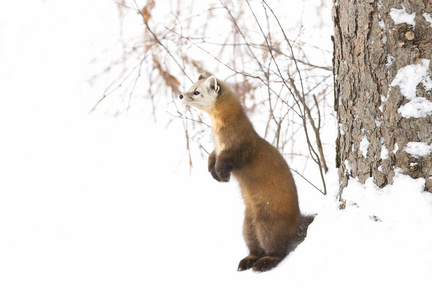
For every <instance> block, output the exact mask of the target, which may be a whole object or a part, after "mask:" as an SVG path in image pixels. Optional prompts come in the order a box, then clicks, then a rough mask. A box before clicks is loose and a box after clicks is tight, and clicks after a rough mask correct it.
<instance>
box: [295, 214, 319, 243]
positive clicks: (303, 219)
mask: <svg viewBox="0 0 432 300" xmlns="http://www.w3.org/2000/svg"><path fill="white" fill-rule="evenodd" d="M314 219H315V216H314V215H300V226H299V229H298V231H297V235H296V242H298V243H299V244H300V243H301V242H303V241H304V239H305V238H306V236H307V230H308V227H309V225H310V224H311V223H312V222H313V220H314Z"/></svg>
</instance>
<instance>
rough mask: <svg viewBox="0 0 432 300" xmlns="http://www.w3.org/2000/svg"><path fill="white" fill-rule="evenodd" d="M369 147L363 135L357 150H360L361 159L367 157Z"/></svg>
mask: <svg viewBox="0 0 432 300" xmlns="http://www.w3.org/2000/svg"><path fill="white" fill-rule="evenodd" d="M369 145H370V142H369V141H368V139H367V137H366V135H364V136H363V137H362V139H361V141H360V146H359V149H360V151H361V153H362V155H363V157H367V152H368V149H369Z"/></svg>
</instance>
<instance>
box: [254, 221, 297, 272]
mask: <svg viewBox="0 0 432 300" xmlns="http://www.w3.org/2000/svg"><path fill="white" fill-rule="evenodd" d="M284 223H285V222H284V221H275V220H266V221H261V222H259V223H258V224H256V225H255V226H256V232H257V237H258V240H259V242H260V245H261V247H262V248H263V249H264V251H265V256H263V257H261V258H259V259H258V260H257V261H256V262H255V263H254V265H253V266H252V268H253V270H254V271H256V272H265V271H269V270H271V269H273V268H274V267H276V266H277V265H278V264H279V263H280V262H281V261H282V259H284V258H285V256H286V255H287V250H288V246H289V243H290V240H291V238H292V236H291V235H290V234H289V233H287V226H286V225H287V224H284Z"/></svg>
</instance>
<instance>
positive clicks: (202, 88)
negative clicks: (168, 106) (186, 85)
mask: <svg viewBox="0 0 432 300" xmlns="http://www.w3.org/2000/svg"><path fill="white" fill-rule="evenodd" d="M220 92H221V87H220V85H219V83H218V81H217V80H216V78H215V77H214V76H210V77H209V78H205V77H204V76H202V75H201V74H200V76H199V78H198V81H197V82H196V83H195V84H194V85H193V86H191V87H190V89H188V90H187V91H186V92H184V93H183V94H181V95H180V99H181V100H182V101H183V103H185V104H186V105H189V106H193V107H196V108H198V109H201V110H203V111H205V112H211V111H212V109H213V108H214V107H215V105H216V100H217V98H218V96H219V94H220Z"/></svg>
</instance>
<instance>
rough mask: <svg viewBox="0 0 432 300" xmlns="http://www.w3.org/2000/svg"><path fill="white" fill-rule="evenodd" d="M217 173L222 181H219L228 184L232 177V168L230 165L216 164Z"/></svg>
mask: <svg viewBox="0 0 432 300" xmlns="http://www.w3.org/2000/svg"><path fill="white" fill-rule="evenodd" d="M215 171H216V175H217V177H219V179H220V180H219V181H222V182H228V181H229V180H230V177H231V171H232V166H231V165H228V164H221V163H216V167H215ZM213 177H214V176H213Z"/></svg>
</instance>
